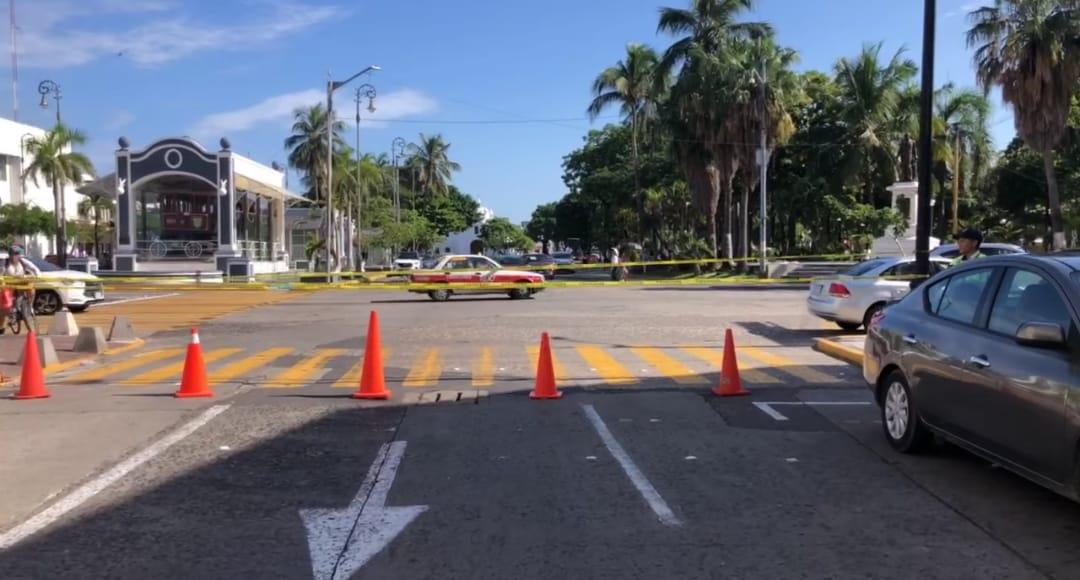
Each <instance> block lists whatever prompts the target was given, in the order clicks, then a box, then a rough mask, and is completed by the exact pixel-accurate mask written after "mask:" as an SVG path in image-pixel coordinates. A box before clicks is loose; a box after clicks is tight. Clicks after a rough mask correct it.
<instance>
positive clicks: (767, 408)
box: [754, 401, 870, 421]
mask: <svg viewBox="0 0 1080 580" xmlns="http://www.w3.org/2000/svg"><path fill="white" fill-rule="evenodd" d="M869 404H870V403H868V402H866V401H754V406H755V407H757V408H758V409H760V410H761V412H762V413H765V414H766V415H768V416H770V417H772V418H773V420H774V421H787V420H788V417H787V415H785V414H783V413H781V412H780V411H777V410H776V409H774V408H773V407H774V406H776V405H793V406H802V405H806V406H808V407H816V406H822V407H829V406H840V405H858V406H863V405H869Z"/></svg>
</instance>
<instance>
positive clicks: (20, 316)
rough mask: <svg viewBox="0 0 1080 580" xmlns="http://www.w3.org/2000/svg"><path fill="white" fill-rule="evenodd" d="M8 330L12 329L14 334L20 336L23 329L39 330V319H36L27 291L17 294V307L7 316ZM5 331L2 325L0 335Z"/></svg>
mask: <svg viewBox="0 0 1080 580" xmlns="http://www.w3.org/2000/svg"><path fill="white" fill-rule="evenodd" d="M6 323H7V325H6V326H7V328H10V329H11V332H12V334H19V333H20V332H22V329H23V327H25V328H26V329H28V330H29V329H34V330H36V329H37V319H36V318H35V317H34V308H33V305H32V304H30V298H29V296H27V294H26V291H18V292H16V293H15V305H14V306H13V307H12V309H11V311H10V312H8V316H7V320H6ZM4 331H5V328H4V325H0V334H3V333H4Z"/></svg>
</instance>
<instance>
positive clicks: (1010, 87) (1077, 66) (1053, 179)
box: [967, 0, 1080, 250]
mask: <svg viewBox="0 0 1080 580" xmlns="http://www.w3.org/2000/svg"><path fill="white" fill-rule="evenodd" d="M969 17H970V19H971V21H972V27H971V29H970V30H968V33H967V41H968V46H969V47H975V67H976V72H977V77H978V80H979V84H980V85H982V87H983V88H984V89H985V90H989V89H990V87H992V86H997V87H1000V88H1001V97H1002V99H1003V100H1004V101H1005V102H1006V103H1008V104H1009V105H1011V106H1012V108H1013V110H1014V113H1015V114H1014V119H1015V123H1016V131H1017V133H1018V134H1019V135H1020V137H1021V138H1022V139H1024V141H1025V142H1026V143H1028V144H1029V145H1030V146H1031V147H1032V148H1033V149H1035V150H1036V151H1038V152H1039V153H1040V154H1042V158H1043V172H1044V173H1045V175H1046V189H1047V200H1048V205H1049V211H1050V224H1051V230H1052V231H1053V240H1054V244H1053V246H1054V247H1055V248H1057V249H1059V250H1060V249H1064V248H1065V247H1066V243H1065V233H1064V220H1063V219H1062V213H1061V198H1060V194H1059V190H1058V180H1057V176H1056V175H1055V171H1054V148H1055V147H1057V145H1058V144H1059V143H1060V142H1061V140H1062V138H1063V137H1064V136H1065V134H1066V121H1067V119H1068V116H1069V107H1070V104H1071V102H1072V99H1073V98H1074V95H1075V93H1076V90H1077V84H1078V82H1080V41H1078V40H1077V39H1080V2H1078V1H1077V0H995V2H994V5H993V6H985V7H982V8H979V9H977V10H975V11H973V12H971V14H970V15H969Z"/></svg>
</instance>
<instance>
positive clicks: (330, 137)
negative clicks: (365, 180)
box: [325, 65, 382, 274]
mask: <svg viewBox="0 0 1080 580" xmlns="http://www.w3.org/2000/svg"><path fill="white" fill-rule="evenodd" d="M377 70H382V69H381V68H380V67H378V66H376V65H371V66H369V67H367V68H365V69H364V70H362V71H360V72H358V73H356V74H354V75H353V76H351V77H349V78H347V79H345V80H343V81H335V80H333V79H328V80H327V81H326V215H325V219H326V273H327V274H330V273H331V272H332V271H333V267H332V266H331V265H330V256H331V254H330V252H331V249H332V248H333V247H334V246H333V243H334V209H333V208H334V204H333V201H334V91H336V90H338V89H340V88H341V87H343V86H345V85H347V84H349V83H351V82H352V81H353V80H354V79H356V77H358V76H360V75H362V74H365V73H369V72H371V71H377Z"/></svg>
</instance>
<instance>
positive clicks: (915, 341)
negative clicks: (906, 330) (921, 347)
mask: <svg viewBox="0 0 1080 580" xmlns="http://www.w3.org/2000/svg"><path fill="white" fill-rule="evenodd" d="M904 342H906V343H908V344H919V341H918V339H916V338H915V335H914V334H906V335H904Z"/></svg>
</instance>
